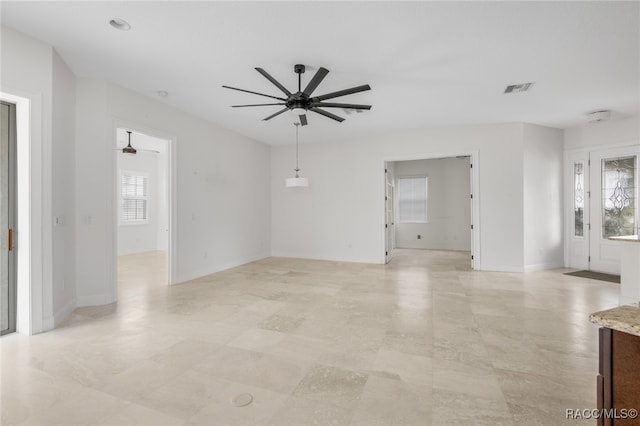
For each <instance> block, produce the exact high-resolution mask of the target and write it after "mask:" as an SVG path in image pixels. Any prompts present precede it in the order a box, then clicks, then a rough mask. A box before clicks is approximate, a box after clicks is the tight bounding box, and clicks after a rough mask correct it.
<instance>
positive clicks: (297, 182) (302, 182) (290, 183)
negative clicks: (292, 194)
mask: <svg viewBox="0 0 640 426" xmlns="http://www.w3.org/2000/svg"><path fill="white" fill-rule="evenodd" d="M285 184H286V185H287V188H295V187H298V186H305V187H306V186H309V179H307V178H301V177H292V178H288V179H287V180H286V182H285Z"/></svg>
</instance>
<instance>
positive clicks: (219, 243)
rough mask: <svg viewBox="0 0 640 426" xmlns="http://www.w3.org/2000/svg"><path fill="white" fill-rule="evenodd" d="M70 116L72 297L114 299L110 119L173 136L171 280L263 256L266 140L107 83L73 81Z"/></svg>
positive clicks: (267, 231) (267, 219)
mask: <svg viewBox="0 0 640 426" xmlns="http://www.w3.org/2000/svg"><path fill="white" fill-rule="evenodd" d="M77 114H78V115H77V158H76V167H77V171H76V173H77V179H76V182H77V199H78V200H79V202H78V211H77V215H78V217H79V224H78V238H77V251H76V253H77V254H76V255H77V264H78V300H79V303H80V304H82V305H89V304H100V303H108V302H110V301H112V300H113V299H114V298H115V297H116V295H115V294H113V293H112V292H111V289H112V288H113V283H114V276H113V271H114V266H115V261H116V260H115V255H116V250H115V246H114V245H115V232H114V229H115V227H116V226H117V218H116V208H115V204H114V203H115V202H116V200H114V198H115V197H116V191H115V170H116V164H115V162H116V150H115V149H114V145H113V141H114V135H115V123H116V121H118V122H121V121H125V122H128V123H133V124H135V125H136V127H137V128H146V129H150V130H152V132H151V133H154V132H156V133H161V134H164V135H172V137H174V140H175V142H174V143H175V159H174V162H175V169H174V170H172V171H171V172H172V173H174V180H175V182H176V188H175V199H174V200H173V206H174V218H173V222H174V224H175V229H174V230H173V235H174V237H175V240H174V241H173V243H174V244H175V250H174V252H173V256H174V258H175V265H174V266H175V268H174V271H173V273H174V275H175V276H174V280H175V282H181V281H185V280H188V279H191V278H195V277H199V276H202V275H206V274H210V273H213V272H215V271H218V270H221V269H225V268H228V267H232V266H236V265H239V264H242V263H246V262H249V261H252V260H255V259H259V258H263V257H266V256H268V255H269V247H270V222H271V217H270V212H271V207H270V184H269V176H270V170H269V155H270V153H269V151H270V149H269V147H268V146H266V145H264V144H261V143H259V142H255V141H253V140H250V139H248V138H246V137H243V136H240V135H238V134H236V133H233V132H231V131H228V130H225V129H222V128H220V127H218V126H216V125H214V124H211V123H209V122H206V121H204V120H202V119H199V118H196V117H194V116H191V115H189V114H186V113H184V112H182V111H180V110H177V109H175V108H172V107H169V106H167V105H165V104H163V103H161V102H158V101H155V100H153V99H150V98H147V97H144V96H142V95H139V94H137V93H134V92H131V91H129V90H127V89H124V88H121V87H117V86H114V85H111V84H109V83H105V82H97V81H92V80H85V79H79V80H78V86H77ZM145 133H149V132H145ZM80 201H81V202H80Z"/></svg>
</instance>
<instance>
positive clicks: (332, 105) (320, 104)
mask: <svg viewBox="0 0 640 426" xmlns="http://www.w3.org/2000/svg"><path fill="white" fill-rule="evenodd" d="M311 105H312V106H314V107H322V108H347V109H367V110H369V109H371V105H358V104H340V103H335V102H316V103H314V104H311Z"/></svg>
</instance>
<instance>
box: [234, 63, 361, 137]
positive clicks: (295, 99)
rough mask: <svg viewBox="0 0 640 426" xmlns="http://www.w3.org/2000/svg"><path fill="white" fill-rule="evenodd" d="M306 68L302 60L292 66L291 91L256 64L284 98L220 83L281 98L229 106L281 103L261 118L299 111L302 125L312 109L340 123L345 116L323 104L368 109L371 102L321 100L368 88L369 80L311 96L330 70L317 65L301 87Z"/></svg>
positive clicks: (255, 93)
mask: <svg viewBox="0 0 640 426" xmlns="http://www.w3.org/2000/svg"><path fill="white" fill-rule="evenodd" d="M305 69H306V67H305V66H304V65H302V64H296V65H295V66H294V67H293V71H294V72H295V73H296V74H298V91H297V92H295V93H293V92H291V91H289V90H288V89H287V88H286V87H284V86H283V85H282V84H281V83H280V82H279V81H278V80H276V79H275V78H273V77H272V76H271V74H269V73H268V72H266V71H265V70H264V69H262V68H259V67H256V71H258V72H259V73H260V74H261V75H262V76H263V77H264V78H266V79H267V80H269V81H270V82H271V83H272V84H273V85H274V86H276V87H277V88H278V89H279V90H280V91H281V92H282V93H284V95H285V96H286V98H284V97H279V96H272V95H267V94H265V93H259V92H253V91H251V90H245V89H239V88H237V87H231V86H222V87H224V88H225V89H231V90H237V91H239V92H245V93H251V94H253V95H258V96H264V97H267V98H271V99H275V100H278V101H280V102H272V103H267V104H247V105H232V106H231V107H232V108H245V107H256V106H282V107H283V108H282V109H281V110H279V111H277V112H275V113H274V114H271V115H270V116H268V117H266V118H264V119H263V121H268V120H271V119H272V118H274V117H277V116H278V115H280V114H282V113H284V112H286V111H293V112H294V113H295V114H296V115H298V117H299V119H300V124H301V125H302V126H305V125H307V124H308V121H307V115H306V112H307V111H311V112H315V113H316V114H319V115H323V116H325V117H327V118H330V119H332V120H335V121H337V122H339V123H341V122H343V121H344V118H342V117H339V116H337V115H335V114H334V113H332V112H329V111H326V110H325V109H324V108H342V109H353V110H370V109H371V105H360V104H345V103H336V102H324V101H326V100H328V99H334V98H338V97H341V96H347V95H351V94H354V93H359V92H364V91H366V90H371V86H369V85H368V84H363V85H361V86H356V87H352V88H350V89H344V90H338V91H337V92H331V93H326V94H324V95H320V96H314V97H311V95H312V94H313V92H314V91H315V90H316V89H317V87H318V86H319V85H320V83H321V82H322V80H324V78H325V77H326V76H327V74H329V70H328V69H326V68H324V67H320V68H319V69H318V71H316V73H315V75H314V76H313V77H312V78H311V80H310V81H309V83H308V84H307V86H306V87H305V88H304V90H303V89H302V74H303V73H304V72H305Z"/></svg>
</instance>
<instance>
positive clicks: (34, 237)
mask: <svg viewBox="0 0 640 426" xmlns="http://www.w3.org/2000/svg"><path fill="white" fill-rule="evenodd" d="M1 31H2V34H1V37H2V49H1V55H2V56H1V60H0V63H1V66H2V69H1V72H0V77H1V80H0V86H1V87H0V89H1V91H2V93H3V94H6V95H7V96H14V97H16V99H18V98H19V99H23V100H24V102H25V103H24V104H23V105H27V104H28V109H26V110H24V111H23V112H24V115H26V116H27V117H28V124H27V125H25V127H24V131H23V132H22V134H20V132H21V126H20V123H19V129H18V132H19V134H18V144H19V146H18V167H19V170H18V221H19V222H18V230H17V231H18V232H17V240H18V241H17V246H16V250H17V255H18V323H17V327H18V331H19V332H21V333H26V334H31V333H39V332H41V331H44V330H47V329H50V328H53V327H54V325H55V324H57V323H59V322H60V321H61V320H62V319H64V317H65V316H66V315H67V314H68V312H70V310H71V309H73V306H74V293H75V289H74V282H75V268H74V260H75V259H74V251H73V241H74V226H73V220H74V217H73V212H74V198H75V197H74V195H75V194H74V190H73V184H71V185H69V183H70V182H72V181H73V167H72V165H73V162H74V160H73V156H74V152H73V145H74V132H73V128H74V116H73V109H74V76H73V74H72V73H71V72H70V71H69V69H68V68H67V66H66V65H65V64H64V63H63V62H62V60H60V58H59V56H58V55H57V53H56V52H55V51H54V50H53V48H52V47H51V46H48V45H46V44H43V43H41V42H39V41H36V40H34V39H32V38H30V37H27V36H24V35H22V34H20V33H18V32H16V31H13V30H11V29H8V28H6V27H2V29H1ZM24 118H25V117H24V116H22V115H21V107H19V108H18V121H19V122H20V121H21V120H23V119H24ZM26 132H28V136H26V137H25V133H26ZM63 153H64V155H63ZM54 215H58V216H62V217H64V220H65V221H66V223H67V225H64V226H60V227H57V228H56V229H55V230H54V228H53V219H54Z"/></svg>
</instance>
